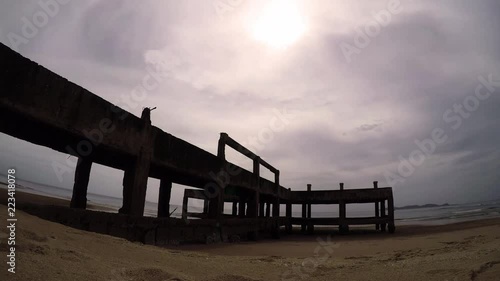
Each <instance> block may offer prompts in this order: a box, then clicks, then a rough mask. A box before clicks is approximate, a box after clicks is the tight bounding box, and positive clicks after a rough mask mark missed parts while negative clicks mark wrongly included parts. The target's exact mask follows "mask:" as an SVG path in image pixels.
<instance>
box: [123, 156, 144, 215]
mask: <svg viewBox="0 0 500 281" xmlns="http://www.w3.org/2000/svg"><path fill="white" fill-rule="evenodd" d="M150 164H151V153H150V152H147V151H146V150H145V149H144V148H142V149H141V150H140V152H139V155H138V156H137V159H136V160H135V163H133V164H132V165H130V166H129V167H128V168H127V169H126V170H125V175H124V177H123V206H122V208H121V209H120V211H119V212H120V213H122V214H128V215H132V216H143V215H144V206H145V204H146V189H147V184H148V177H149V167H150Z"/></svg>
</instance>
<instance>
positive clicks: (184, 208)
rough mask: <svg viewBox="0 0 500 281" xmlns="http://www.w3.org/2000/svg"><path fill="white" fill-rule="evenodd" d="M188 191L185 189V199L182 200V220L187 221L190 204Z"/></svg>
mask: <svg viewBox="0 0 500 281" xmlns="http://www.w3.org/2000/svg"><path fill="white" fill-rule="evenodd" d="M187 193H188V190H187V189H184V198H183V199H182V219H183V220H187V213H188V203H189V201H188V200H189V197H188V194H187Z"/></svg>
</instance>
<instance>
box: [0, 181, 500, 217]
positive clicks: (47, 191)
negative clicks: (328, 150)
mask: <svg viewBox="0 0 500 281" xmlns="http://www.w3.org/2000/svg"><path fill="white" fill-rule="evenodd" d="M0 182H2V183H5V182H7V178H6V177H5V176H3V175H0ZM0 188H3V189H5V188H6V186H2V185H0ZM16 189H17V190H19V191H23V192H26V193H31V194H37V195H43V196H49V197H54V198H60V199H66V200H70V199H71V196H72V190H71V189H66V188H60V187H55V186H48V185H42V184H36V183H32V182H27V181H22V180H19V179H17V181H16ZM87 200H88V204H89V205H90V206H92V205H94V206H96V208H95V209H96V210H97V209H99V210H102V209H101V208H99V207H104V209H105V210H108V211H109V212H117V211H118V209H119V208H120V207H121V205H122V199H121V198H117V197H110V196H105V195H99V194H94V193H88V194H87ZM363 205H368V204H363ZM296 207H297V208H296ZM313 207H317V206H313ZM374 208H375V207H374V205H373V208H366V206H364V207H363V208H358V209H357V208H352V207H350V206H349V205H348V209H347V216H348V217H370V216H373V215H374ZM89 209H92V207H90V208H89ZM299 209H300V206H294V208H293V212H292V215H293V216H294V217H301V213H300V210H299ZM325 209H329V207H326V206H323V208H322V209H321V210H314V208H313V210H312V216H313V217H338V207H337V208H335V207H333V206H332V208H331V211H325ZM157 210H158V203H156V202H150V201H146V205H145V210H144V215H145V216H151V217H155V216H156V213H157ZM170 212H171V213H172V216H173V217H181V212H182V207H181V206H180V205H176V204H170ZM225 213H230V206H229V204H226V206H225ZM281 213H284V208H282V209H281ZM394 216H395V220H396V225H443V224H450V223H456V222H463V221H470V220H479V219H487V218H496V217H500V199H497V200H491V201H482V202H471V203H463V204H449V205H447V206H437V207H426V208H415V209H396V210H395V212H394Z"/></svg>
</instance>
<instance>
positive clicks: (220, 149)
mask: <svg viewBox="0 0 500 281" xmlns="http://www.w3.org/2000/svg"><path fill="white" fill-rule="evenodd" d="M226 139H227V134H226V133H220V138H219V144H218V146H217V157H219V158H221V159H222V160H226Z"/></svg>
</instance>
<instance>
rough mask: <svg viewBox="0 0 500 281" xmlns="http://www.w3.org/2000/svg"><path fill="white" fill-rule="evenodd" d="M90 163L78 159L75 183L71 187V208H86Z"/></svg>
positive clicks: (87, 160) (86, 159)
mask: <svg viewBox="0 0 500 281" xmlns="http://www.w3.org/2000/svg"><path fill="white" fill-rule="evenodd" d="M91 169H92V161H91V160H90V159H88V158H78V164H77V165H76V171H75V183H74V185H73V196H72V197H71V204H70V207H71V208H77V209H86V208H87V188H88V185H89V180H90V170H91Z"/></svg>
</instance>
